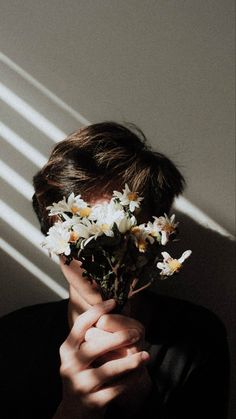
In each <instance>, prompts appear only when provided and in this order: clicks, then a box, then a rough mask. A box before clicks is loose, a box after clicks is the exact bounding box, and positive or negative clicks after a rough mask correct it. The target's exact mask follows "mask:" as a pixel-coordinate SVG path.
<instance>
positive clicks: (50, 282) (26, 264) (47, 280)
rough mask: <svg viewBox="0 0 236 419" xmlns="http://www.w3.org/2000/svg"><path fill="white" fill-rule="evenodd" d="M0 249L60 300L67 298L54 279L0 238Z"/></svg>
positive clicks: (64, 290) (65, 291)
mask: <svg viewBox="0 0 236 419" xmlns="http://www.w3.org/2000/svg"><path fill="white" fill-rule="evenodd" d="M0 248H1V249H2V250H3V251H4V252H5V253H7V254H8V255H9V256H10V257H12V258H13V259H14V260H15V261H16V262H18V263H19V264H20V265H21V266H23V268H25V269H26V270H27V271H28V272H30V273H31V274H32V275H34V276H35V277H36V278H37V279H38V280H39V281H40V282H42V283H43V284H44V285H46V287H48V288H49V289H51V290H52V291H53V292H54V293H55V294H57V295H59V297H61V298H68V296H69V293H68V291H67V290H66V289H65V288H64V287H62V286H61V285H59V284H58V283H57V282H56V281H55V280H54V279H52V278H51V277H50V276H48V275H47V274H45V272H43V271H42V270H41V269H39V268H38V267H37V266H36V265H35V264H34V263H32V262H31V261H30V260H29V259H27V258H26V257H25V256H23V255H22V254H21V253H20V252H18V250H16V249H15V248H14V247H12V246H11V245H10V244H9V243H7V242H6V241H5V240H3V239H1V238H0Z"/></svg>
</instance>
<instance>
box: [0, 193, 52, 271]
mask: <svg viewBox="0 0 236 419" xmlns="http://www.w3.org/2000/svg"><path fill="white" fill-rule="evenodd" d="M0 218H2V220H3V221H5V223H7V224H8V225H9V226H10V227H11V228H13V230H15V231H16V232H17V233H19V234H20V235H21V236H23V237H24V238H25V239H26V240H28V241H29V242H30V243H32V245H33V246H35V247H36V248H37V249H38V250H40V252H42V253H44V254H45V255H47V256H48V251H47V250H46V249H44V248H43V247H42V246H41V245H40V243H42V241H43V239H44V235H43V234H42V233H41V232H40V231H39V229H38V228H36V227H34V226H33V224H31V223H30V222H29V221H27V220H26V219H25V218H24V217H22V215H20V214H19V213H18V212H16V211H15V210H14V209H13V208H11V207H10V206H9V205H7V203H6V202H4V201H2V200H1V199H0ZM51 259H52V260H53V262H55V263H57V264H58V263H59V260H58V257H57V256H54V255H52V257H51Z"/></svg>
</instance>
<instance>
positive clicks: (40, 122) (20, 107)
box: [0, 83, 66, 142]
mask: <svg viewBox="0 0 236 419" xmlns="http://www.w3.org/2000/svg"><path fill="white" fill-rule="evenodd" d="M0 99H2V100H3V101H4V102H5V103H6V104H7V105H9V106H10V107H11V108H12V109H14V110H15V111H16V112H17V113H19V114H20V115H21V116H22V117H23V118H25V119H26V120H27V121H29V122H30V123H31V124H32V125H34V126H35V127H36V128H37V129H38V130H40V131H42V132H43V133H44V134H45V135H47V137H48V138H50V139H51V140H53V141H55V142H58V141H60V140H62V139H64V138H65V137H66V134H65V132H63V131H61V130H60V129H59V128H57V127H56V125H54V124H53V123H52V122H50V121H49V120H48V119H47V118H45V117H44V116H43V115H42V114H41V113H39V112H38V111H36V110H35V109H34V108H33V107H32V106H30V105H29V104H28V103H27V102H25V101H24V100H23V99H21V98H20V97H19V96H17V95H16V94H15V93H13V92H12V90H10V89H8V87H6V86H4V85H3V84H2V83H0Z"/></svg>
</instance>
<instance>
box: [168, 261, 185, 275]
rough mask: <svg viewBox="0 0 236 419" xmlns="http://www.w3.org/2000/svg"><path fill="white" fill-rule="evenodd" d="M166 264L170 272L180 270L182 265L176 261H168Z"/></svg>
mask: <svg viewBox="0 0 236 419" xmlns="http://www.w3.org/2000/svg"><path fill="white" fill-rule="evenodd" d="M167 263H168V265H169V268H170V270H171V271H172V272H178V271H179V270H180V269H181V268H182V264H181V263H180V262H179V261H178V260H177V259H171V260H168V261H167Z"/></svg>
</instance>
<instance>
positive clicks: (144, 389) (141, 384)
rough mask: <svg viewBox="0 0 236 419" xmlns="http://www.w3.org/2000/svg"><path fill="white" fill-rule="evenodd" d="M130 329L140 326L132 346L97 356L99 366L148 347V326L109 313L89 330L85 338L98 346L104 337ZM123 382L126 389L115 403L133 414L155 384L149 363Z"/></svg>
mask: <svg viewBox="0 0 236 419" xmlns="http://www.w3.org/2000/svg"><path fill="white" fill-rule="evenodd" d="M129 329H132V330H133V329H136V330H137V332H138V334H139V336H140V338H139V339H138V340H137V341H136V342H134V343H131V344H130V345H125V346H122V347H119V348H117V349H115V350H113V351H109V352H107V353H105V354H104V355H102V356H101V357H100V358H97V359H96V361H95V365H96V366H98V365H102V364H104V363H105V362H107V361H109V360H111V359H120V358H124V357H129V356H131V355H132V354H135V353H138V352H140V351H142V350H145V349H147V347H148V343H147V342H146V341H145V328H144V326H143V325H142V323H140V322H139V321H137V320H136V319H133V318H131V317H127V316H124V315H122V314H110V313H107V314H104V315H102V316H101V317H100V318H99V320H98V321H97V322H96V324H95V326H93V327H91V328H89V329H88V330H87V332H86V334H85V340H86V341H91V342H92V341H93V343H94V345H96V344H97V342H99V340H100V339H108V337H109V335H110V334H112V333H115V332H118V331H122V330H129ZM120 382H121V380H120ZM122 383H123V386H124V387H123V388H124V389H125V391H123V392H122V393H120V394H119V395H118V396H117V397H116V400H115V403H116V405H119V406H120V407H123V408H125V410H126V412H127V411H129V413H130V414H132V413H135V412H136V411H137V410H138V409H139V408H140V407H141V405H142V404H143V401H144V400H145V398H146V397H147V395H148V393H149V392H150V390H151V386H152V382H151V378H150V376H149V374H148V371H147V368H146V366H145V365H141V366H140V367H139V368H138V369H136V370H135V371H133V372H130V373H129V374H126V375H125V376H124V377H123V379H122Z"/></svg>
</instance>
